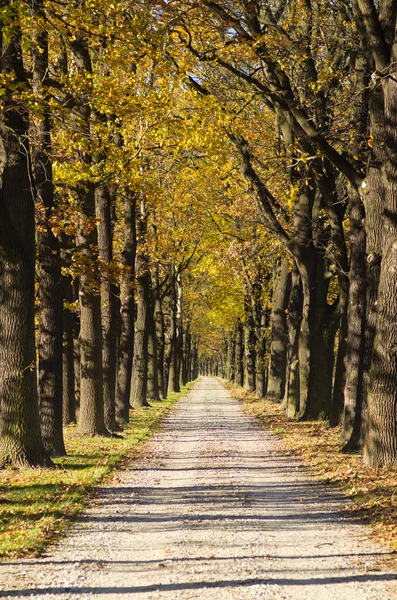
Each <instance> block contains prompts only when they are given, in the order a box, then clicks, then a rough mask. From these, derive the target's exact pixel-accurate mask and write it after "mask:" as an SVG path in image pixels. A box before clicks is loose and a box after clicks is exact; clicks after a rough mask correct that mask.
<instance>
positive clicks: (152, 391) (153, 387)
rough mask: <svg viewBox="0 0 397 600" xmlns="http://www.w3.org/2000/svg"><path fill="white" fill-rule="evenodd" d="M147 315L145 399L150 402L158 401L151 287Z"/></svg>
mask: <svg viewBox="0 0 397 600" xmlns="http://www.w3.org/2000/svg"><path fill="white" fill-rule="evenodd" d="M149 292H150V297H149V313H148V375H147V379H148V382H147V397H148V398H149V399H150V400H156V401H159V400H160V394H159V380H158V365H157V355H158V353H157V336H156V323H155V318H154V298H153V293H152V290H151V287H150V288H149Z"/></svg>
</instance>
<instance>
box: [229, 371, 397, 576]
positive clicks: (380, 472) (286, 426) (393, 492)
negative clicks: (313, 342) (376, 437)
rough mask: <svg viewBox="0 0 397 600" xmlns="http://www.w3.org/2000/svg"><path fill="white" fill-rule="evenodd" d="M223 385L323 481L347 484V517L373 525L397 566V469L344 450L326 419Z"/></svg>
mask: <svg viewBox="0 0 397 600" xmlns="http://www.w3.org/2000/svg"><path fill="white" fill-rule="evenodd" d="M222 384H223V385H224V386H225V387H226V388H227V389H228V390H229V391H230V393H231V394H232V396H233V397H234V398H237V399H238V400H240V401H241V402H242V404H243V408H244V411H245V412H246V413H247V414H249V415H251V416H254V417H256V418H257V419H258V420H259V422H260V423H262V424H263V425H264V426H265V427H267V428H269V429H271V430H272V431H273V432H274V433H275V434H276V435H278V436H279V437H281V438H282V440H283V442H284V443H285V447H286V452H287V454H290V455H292V456H300V457H302V458H303V459H304V461H305V462H306V463H307V464H308V465H309V466H310V467H311V470H312V472H313V473H314V474H315V475H316V477H317V478H319V479H320V480H321V481H323V482H324V483H333V484H336V485H338V486H339V487H341V488H343V490H344V492H345V493H346V496H348V497H349V498H350V499H352V500H353V502H352V503H350V502H349V503H348V504H347V505H346V507H345V511H344V512H345V516H347V517H349V518H357V519H360V520H362V521H365V522H366V523H368V524H370V525H371V526H372V529H373V533H374V537H375V539H376V540H377V541H381V542H383V543H386V544H387V545H388V546H389V548H390V550H391V552H392V553H393V556H389V558H388V561H389V563H390V566H391V567H394V568H395V567H396V566H397V470H396V469H395V468H390V467H388V468H383V469H371V468H368V467H365V466H364V465H363V463H362V456H361V454H359V453H357V454H343V453H342V452H341V451H340V433H341V429H340V427H335V428H330V427H328V424H327V423H326V422H325V421H309V422H298V421H294V420H289V419H287V417H286V416H285V411H284V410H283V409H282V408H281V406H280V404H278V403H275V402H273V401H271V400H268V399H258V398H256V396H255V394H253V393H248V392H247V391H245V390H243V389H242V388H237V387H235V386H233V385H232V384H229V383H225V382H224V381H222Z"/></svg>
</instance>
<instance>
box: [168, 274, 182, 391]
mask: <svg viewBox="0 0 397 600" xmlns="http://www.w3.org/2000/svg"><path fill="white" fill-rule="evenodd" d="M171 268H172V270H173V271H174V267H173V266H172V267H171ZM177 293H178V292H177V283H176V276H175V273H174V272H172V273H171V289H170V297H169V303H170V330H169V340H170V341H169V356H168V364H169V371H168V393H170V392H179V391H180V387H179V377H178V358H179V357H178V322H177V318H178V295H177Z"/></svg>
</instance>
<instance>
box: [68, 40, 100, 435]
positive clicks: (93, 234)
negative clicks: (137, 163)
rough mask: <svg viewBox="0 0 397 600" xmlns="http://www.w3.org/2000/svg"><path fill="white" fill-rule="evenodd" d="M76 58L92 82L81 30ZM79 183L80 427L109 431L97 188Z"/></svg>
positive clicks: (87, 132)
mask: <svg viewBox="0 0 397 600" xmlns="http://www.w3.org/2000/svg"><path fill="white" fill-rule="evenodd" d="M69 44H70V48H71V50H72V52H73V56H74V62H75V65H76V69H77V71H78V73H79V74H80V75H81V76H82V77H84V78H87V81H88V85H89V82H90V80H91V79H90V76H91V75H92V64H91V59H90V54H89V49H88V45H87V40H86V38H85V36H84V35H83V34H81V33H78V34H77V35H76V36H75V37H74V38H70V39H69ZM73 110H74V124H75V130H76V133H77V134H78V135H79V136H81V138H82V139H85V140H86V141H90V137H91V108H90V101H89V98H88V97H84V96H82V97H81V101H80V102H79V104H78V105H76V106H75V107H74V109H73ZM77 158H78V160H79V161H81V163H82V164H83V165H85V167H86V168H87V169H88V168H90V167H91V165H92V156H91V154H90V153H88V152H84V151H83V150H79V151H78V153H77ZM77 187H78V192H77V193H78V212H79V224H78V233H77V236H76V241H77V245H78V250H79V252H80V254H81V258H82V262H83V264H84V265H85V266H84V268H83V269H82V272H81V274H80V289H79V303H80V335H79V342H80V411H79V431H80V433H82V434H83V435H88V436H93V435H97V434H99V435H107V434H108V432H107V429H106V426H105V420H104V407H103V373H102V325H101V298H100V295H99V293H98V291H97V288H98V286H99V283H100V282H99V273H98V263H97V261H98V236H97V229H96V227H95V190H94V186H93V184H92V183H91V182H90V181H87V180H84V179H83V180H82V181H81V182H80V183H79V185H78V186H77Z"/></svg>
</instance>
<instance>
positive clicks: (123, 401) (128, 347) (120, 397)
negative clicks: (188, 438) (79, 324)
mask: <svg viewBox="0 0 397 600" xmlns="http://www.w3.org/2000/svg"><path fill="white" fill-rule="evenodd" d="M135 256H136V196H135V194H128V195H127V196H126V197H125V198H124V249H123V253H122V263H123V274H122V279H121V284H120V321H121V331H120V342H119V359H118V373H117V394H116V420H117V422H118V423H120V424H125V423H128V420H129V407H130V393H131V374H132V360H133V352H134V305H135V292H134V285H135Z"/></svg>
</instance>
